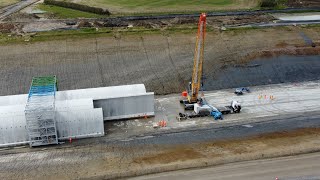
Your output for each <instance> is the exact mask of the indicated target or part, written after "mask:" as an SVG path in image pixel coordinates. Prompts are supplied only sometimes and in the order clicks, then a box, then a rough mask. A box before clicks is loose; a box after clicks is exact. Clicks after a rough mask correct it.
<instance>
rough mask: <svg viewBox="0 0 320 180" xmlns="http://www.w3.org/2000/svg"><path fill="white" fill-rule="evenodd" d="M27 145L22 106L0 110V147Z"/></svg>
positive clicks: (6, 107)
mask: <svg viewBox="0 0 320 180" xmlns="http://www.w3.org/2000/svg"><path fill="white" fill-rule="evenodd" d="M26 143H28V135H27V130H26V119H25V114H24V106H4V107H1V108H0V147H6V146H13V145H20V144H26Z"/></svg>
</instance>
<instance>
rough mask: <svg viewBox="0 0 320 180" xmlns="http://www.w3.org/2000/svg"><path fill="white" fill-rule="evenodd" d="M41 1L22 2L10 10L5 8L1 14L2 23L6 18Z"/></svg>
mask: <svg viewBox="0 0 320 180" xmlns="http://www.w3.org/2000/svg"><path fill="white" fill-rule="evenodd" d="M37 1H39V0H25V1H21V2H19V3H16V4H14V5H11V6H9V7H8V8H3V12H1V11H0V12H1V14H0V21H1V20H3V19H4V18H6V17H7V16H9V15H11V14H13V13H15V12H18V11H19V10H21V9H23V8H25V7H27V6H29V5H31V4H33V3H35V2H37Z"/></svg>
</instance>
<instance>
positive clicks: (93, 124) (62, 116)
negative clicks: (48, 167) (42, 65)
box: [0, 84, 154, 147]
mask: <svg viewBox="0 0 320 180" xmlns="http://www.w3.org/2000/svg"><path fill="white" fill-rule="evenodd" d="M27 98H28V95H27V94H22V95H11V96H0V147H7V146H15V145H20V144H26V143H28V134H27V130H26V119H25V112H24V111H25V106H26V102H27ZM55 102H56V103H55V120H56V126H57V132H58V139H59V140H65V139H69V138H74V139H79V138H87V137H98V136H103V135H104V134H105V132H104V121H108V120H121V119H128V118H138V117H144V116H154V93H153V92H146V88H145V86H144V85H143V84H135V85H124V86H111V87H101V88H90V89H77V90H67V91H57V92H56V99H55Z"/></svg>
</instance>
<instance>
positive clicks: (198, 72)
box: [188, 13, 206, 103]
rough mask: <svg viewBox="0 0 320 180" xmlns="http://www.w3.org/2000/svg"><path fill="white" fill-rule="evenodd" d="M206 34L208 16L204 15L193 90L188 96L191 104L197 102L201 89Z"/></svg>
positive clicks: (198, 43)
mask: <svg viewBox="0 0 320 180" xmlns="http://www.w3.org/2000/svg"><path fill="white" fill-rule="evenodd" d="M205 32H206V14H205V13H202V14H201V15H200V18H199V24H198V34H197V42H196V48H195V54H194V64H193V73H192V81H191V89H190V91H191V92H189V94H188V101H189V103H194V102H197V100H198V94H199V90H200V87H201V77H202V66H203V51H204V38H205Z"/></svg>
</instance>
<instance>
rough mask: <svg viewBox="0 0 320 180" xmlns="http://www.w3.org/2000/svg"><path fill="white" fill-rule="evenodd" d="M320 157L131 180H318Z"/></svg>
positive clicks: (233, 165)
mask: <svg viewBox="0 0 320 180" xmlns="http://www.w3.org/2000/svg"><path fill="white" fill-rule="evenodd" d="M319 161H320V153H313V154H306V155H300V156H289V157H282V158H275V159H266V160H258V161H249V162H241V163H234V164H228V165H223V166H216V167H211V168H206V169H197V170H186V171H174V172H169V173H161V174H154V175H149V176H141V177H137V178H131V179H130V180H145V179H148V180H165V179H176V180H189V179H190V180H196V179H199V180H200V179H201V180H209V179H210V180H215V179H217V180H220V179H224V180H234V179H237V180H247V179H255V180H271V179H276V178H277V177H278V179H279V180H281V179H282V180H285V179H286V180H298V179H299V180H317V179H320V173H319V169H320V163H319Z"/></svg>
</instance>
